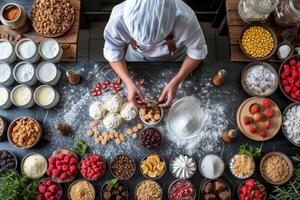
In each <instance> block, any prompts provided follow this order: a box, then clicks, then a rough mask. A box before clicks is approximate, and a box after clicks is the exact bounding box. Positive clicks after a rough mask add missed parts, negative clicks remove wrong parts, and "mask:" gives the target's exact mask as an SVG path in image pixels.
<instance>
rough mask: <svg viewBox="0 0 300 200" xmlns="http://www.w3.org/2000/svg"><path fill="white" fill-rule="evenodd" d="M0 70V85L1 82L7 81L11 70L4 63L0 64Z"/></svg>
mask: <svg viewBox="0 0 300 200" xmlns="http://www.w3.org/2000/svg"><path fill="white" fill-rule="evenodd" d="M0 44H1V43H0ZM0 48H1V47H0ZM0 70H1V73H0V83H3V82H5V81H7V80H8V79H9V78H10V76H11V68H10V67H9V65H8V64H6V63H0Z"/></svg>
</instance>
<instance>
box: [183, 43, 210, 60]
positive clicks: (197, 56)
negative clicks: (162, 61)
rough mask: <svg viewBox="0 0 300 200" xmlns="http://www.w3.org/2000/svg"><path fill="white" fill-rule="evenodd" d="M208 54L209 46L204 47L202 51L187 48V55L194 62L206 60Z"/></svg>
mask: <svg viewBox="0 0 300 200" xmlns="http://www.w3.org/2000/svg"><path fill="white" fill-rule="evenodd" d="M207 53H208V52H207V45H203V46H202V47H201V48H200V49H190V48H189V47H187V50H186V54H187V55H188V56H189V57H190V58H192V59H194V60H204V59H205V57H206V56H207Z"/></svg>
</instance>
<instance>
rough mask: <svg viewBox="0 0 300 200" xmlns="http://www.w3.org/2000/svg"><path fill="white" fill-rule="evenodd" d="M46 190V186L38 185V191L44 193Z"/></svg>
mask: <svg viewBox="0 0 300 200" xmlns="http://www.w3.org/2000/svg"><path fill="white" fill-rule="evenodd" d="M46 191H47V187H46V186H45V185H39V192H40V193H42V194H45V193H46Z"/></svg>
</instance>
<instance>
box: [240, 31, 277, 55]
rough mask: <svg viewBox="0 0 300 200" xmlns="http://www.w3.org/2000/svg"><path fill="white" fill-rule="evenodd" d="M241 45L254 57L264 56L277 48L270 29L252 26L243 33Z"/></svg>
mask: <svg viewBox="0 0 300 200" xmlns="http://www.w3.org/2000/svg"><path fill="white" fill-rule="evenodd" d="M241 45H242V48H243V49H244V51H245V52H246V54H247V55H249V56H251V57H253V58H264V57H267V56H269V55H270V54H271V52H272V51H273V49H274V48H275V41H274V38H273V36H272V34H271V32H270V31H269V30H268V29H266V28H264V27H262V26H252V27H249V28H248V29H246V30H245V32H244V33H243V35H242V41H241Z"/></svg>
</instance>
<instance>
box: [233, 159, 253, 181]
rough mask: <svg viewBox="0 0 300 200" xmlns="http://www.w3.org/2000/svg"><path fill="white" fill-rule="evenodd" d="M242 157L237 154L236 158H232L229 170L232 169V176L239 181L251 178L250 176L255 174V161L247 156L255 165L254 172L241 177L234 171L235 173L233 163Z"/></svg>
mask: <svg viewBox="0 0 300 200" xmlns="http://www.w3.org/2000/svg"><path fill="white" fill-rule="evenodd" d="M240 155H241V154H236V155H235V156H233V157H232V158H231V160H230V163H229V169H230V172H231V173H232V175H233V176H235V177H236V178H239V179H246V178H249V177H250V176H252V175H253V174H254V172H255V161H254V159H253V158H251V157H250V156H247V155H245V156H247V157H249V158H251V160H252V163H253V164H254V170H253V171H252V172H251V173H250V174H248V175H247V176H239V175H237V174H235V173H234V171H233V162H234V161H235V159H237V157H238V156H240Z"/></svg>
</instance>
